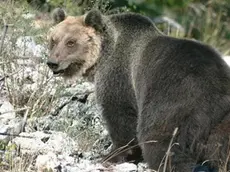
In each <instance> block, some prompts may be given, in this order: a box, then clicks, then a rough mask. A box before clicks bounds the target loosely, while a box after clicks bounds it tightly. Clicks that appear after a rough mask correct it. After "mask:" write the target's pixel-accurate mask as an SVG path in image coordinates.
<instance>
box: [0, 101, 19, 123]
mask: <svg viewBox="0 0 230 172" xmlns="http://www.w3.org/2000/svg"><path fill="white" fill-rule="evenodd" d="M15 116H16V114H15V110H14V107H13V105H12V104H11V103H10V102H9V101H3V102H2V103H1V104H0V120H3V119H4V120H10V119H14V118H15Z"/></svg>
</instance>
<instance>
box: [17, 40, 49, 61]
mask: <svg viewBox="0 0 230 172" xmlns="http://www.w3.org/2000/svg"><path fill="white" fill-rule="evenodd" d="M16 46H17V51H16V53H17V55H18V56H34V57H45V53H47V50H46V49H45V48H44V47H43V46H42V45H39V44H36V43H35V40H34V38H33V37H32V36H21V37H19V38H18V39H17V41H16Z"/></svg>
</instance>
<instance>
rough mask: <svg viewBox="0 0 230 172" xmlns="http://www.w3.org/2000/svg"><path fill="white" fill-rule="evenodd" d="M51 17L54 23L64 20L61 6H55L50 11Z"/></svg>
mask: <svg viewBox="0 0 230 172" xmlns="http://www.w3.org/2000/svg"><path fill="white" fill-rule="evenodd" d="M52 18H53V22H54V24H58V23H60V22H62V21H63V20H65V18H66V13H65V11H64V10H63V9H62V8H55V9H54V10H53V12H52Z"/></svg>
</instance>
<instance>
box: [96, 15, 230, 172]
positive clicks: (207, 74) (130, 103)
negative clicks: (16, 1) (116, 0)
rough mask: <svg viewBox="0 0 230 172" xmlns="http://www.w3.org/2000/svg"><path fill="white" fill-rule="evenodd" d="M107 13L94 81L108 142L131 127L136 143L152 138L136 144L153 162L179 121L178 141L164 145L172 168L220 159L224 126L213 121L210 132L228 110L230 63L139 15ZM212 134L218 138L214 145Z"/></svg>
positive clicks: (153, 164) (127, 136)
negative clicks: (172, 36) (108, 138)
mask: <svg viewBox="0 0 230 172" xmlns="http://www.w3.org/2000/svg"><path fill="white" fill-rule="evenodd" d="M107 20H108V19H107ZM108 21H109V22H111V23H108V22H106V23H107V25H106V23H105V24H104V25H106V26H107V28H106V30H104V31H103V32H101V34H102V35H103V37H104V38H105V41H106V42H104V44H103V50H105V52H103V51H102V54H101V57H100V61H99V63H98V66H97V71H96V75H95V83H96V93H97V100H98V103H99V104H100V105H101V106H102V108H103V113H102V114H103V116H104V118H105V120H106V123H107V127H108V130H109V133H110V136H111V138H112V141H113V144H114V148H115V149H116V148H118V147H121V146H124V145H125V144H127V143H128V142H130V140H132V139H133V138H135V137H136V135H137V138H138V139H137V140H138V141H137V142H139V143H144V142H147V141H151V140H156V141H157V143H147V144H141V148H142V151H143V157H144V159H145V160H146V161H147V163H148V164H149V167H150V168H152V169H155V170H157V169H158V167H159V165H160V163H161V160H162V159H163V158H164V155H165V153H166V151H167V148H168V146H169V142H170V139H171V137H172V133H173V130H174V129H175V128H176V127H179V131H178V134H177V137H176V140H175V142H177V143H179V146H173V148H172V149H171V151H172V152H173V156H172V157H171V159H172V165H173V166H174V167H175V171H181V172H182V171H183V172H184V171H191V169H192V168H193V166H195V164H197V163H200V162H202V161H204V160H211V162H213V161H212V160H213V158H214V159H215V160H216V161H219V158H221V160H222V161H225V160H226V159H227V157H226V156H227V151H228V149H227V147H226V146H227V145H226V143H225V142H228V134H229V130H227V131H226V130H225V128H223V129H222V128H221V127H220V128H221V129H222V130H223V131H221V133H222V134H221V135H219V134H218V136H217V137H220V138H218V139H216V140H214V142H213V139H211V138H212V137H215V136H216V134H217V133H216V132H215V127H217V126H221V124H222V123H225V118H228V116H229V111H230V97H229V94H230V92H229V90H230V70H229V67H228V66H227V64H226V63H225V62H224V61H223V60H222V59H221V57H220V55H219V54H218V53H217V52H216V51H215V50H213V49H212V48H211V47H209V46H207V45H203V44H201V43H199V42H195V41H190V40H182V39H176V38H171V37H168V36H165V35H162V34H161V33H160V32H159V31H158V30H157V29H156V27H155V26H154V25H153V24H152V22H151V21H150V20H148V19H147V18H145V17H143V16H140V15H136V14H125V15H122V14H121V15H113V16H110V17H109V20H108ZM94 24H95V23H94ZM97 27H98V26H97ZM113 27H115V29H114V28H113ZM110 29H111V30H110ZM104 34H105V35H104ZM111 34H112V35H111ZM116 36H117V37H116ZM108 38H109V39H108ZM111 38H113V39H112V40H111ZM212 131H214V132H213V133H212ZM223 135H224V136H223ZM225 135H226V136H225ZM210 139H211V140H212V141H209V140H210ZM137 142H134V144H135V143H137ZM219 142H220V144H221V143H222V144H224V145H222V148H221V151H219V152H217V153H214V152H213V150H214V148H216V144H218V143H219ZM206 145H207V146H206ZM220 152H221V154H219V153H220ZM212 153H214V156H213V155H211V154H212ZM210 158H212V159H210ZM211 164H212V165H214V166H215V165H217V164H218V163H211ZM215 167H216V166H215Z"/></svg>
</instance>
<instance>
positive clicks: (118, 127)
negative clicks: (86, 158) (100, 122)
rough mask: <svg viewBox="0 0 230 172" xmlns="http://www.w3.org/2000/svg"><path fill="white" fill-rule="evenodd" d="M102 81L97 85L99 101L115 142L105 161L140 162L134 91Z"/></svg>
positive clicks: (107, 126)
mask: <svg viewBox="0 0 230 172" xmlns="http://www.w3.org/2000/svg"><path fill="white" fill-rule="evenodd" d="M102 83H103V81H100V82H99V86H98V85H97V86H96V97H97V103H98V104H99V107H101V110H102V116H103V119H104V120H105V123H106V128H107V130H108V132H109V135H110V138H111V140H112V143H113V148H112V151H111V153H109V155H107V156H106V158H105V161H110V162H124V161H132V162H133V161H134V162H139V161H141V160H142V155H141V149H140V147H139V146H138V142H137V138H136V127H137V111H136V107H135V102H133V101H134V98H133V97H132V93H131V92H129V91H125V90H126V89H125V90H122V89H118V88H115V87H113V88H111V87H109V86H108V81H107V82H106V84H102ZM124 87H125V86H124ZM124 87H123V88H124ZM121 91H124V92H121Z"/></svg>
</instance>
